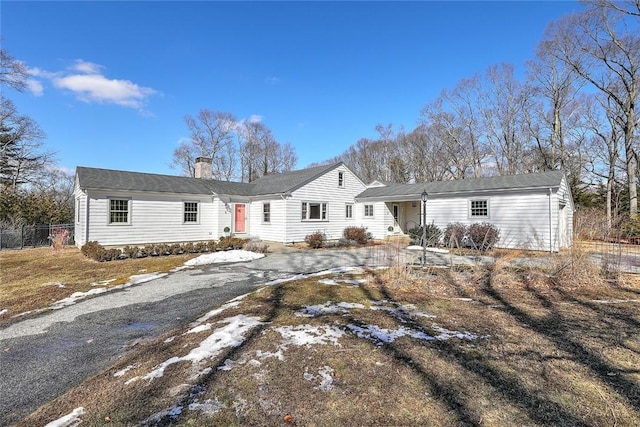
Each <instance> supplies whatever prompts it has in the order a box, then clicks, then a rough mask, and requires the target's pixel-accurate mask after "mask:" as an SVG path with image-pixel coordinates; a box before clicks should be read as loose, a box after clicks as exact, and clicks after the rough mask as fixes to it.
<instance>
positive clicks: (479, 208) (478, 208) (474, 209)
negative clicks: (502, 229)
mask: <svg viewBox="0 0 640 427" xmlns="http://www.w3.org/2000/svg"><path fill="white" fill-rule="evenodd" d="M475 203H484V204H485V206H474V204H475ZM485 210H486V215H478V214H476V213H475V212H477V211H485ZM490 212H491V211H490V210H489V199H470V200H469V218H489V216H490Z"/></svg>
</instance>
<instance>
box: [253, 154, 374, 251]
mask: <svg viewBox="0 0 640 427" xmlns="http://www.w3.org/2000/svg"><path fill="white" fill-rule="evenodd" d="M339 172H342V173H343V174H344V186H343V187H338V173H339ZM365 189H366V186H365V185H364V184H363V183H362V181H360V179H359V178H358V177H357V176H356V175H354V174H353V173H352V172H351V171H350V170H349V169H348V168H347V167H345V166H339V167H337V168H335V169H332V170H330V171H329V172H327V173H326V174H324V175H322V176H320V177H318V178H316V179H315V180H314V181H313V182H310V183H308V184H307V185H304V186H302V187H300V188H299V189H297V190H295V191H294V192H293V193H292V195H291V197H289V198H287V199H286V202H285V206H286V209H285V210H286V218H284V219H283V222H282V224H283V230H284V233H283V234H281V236H282V237H281V238H280V239H277V241H286V242H301V241H304V238H305V236H307V235H309V234H311V233H313V232H315V231H321V232H323V233H324V234H325V235H326V236H327V238H328V239H330V240H333V239H339V238H341V237H342V232H343V231H344V229H345V228H346V227H351V226H360V225H362V224H361V223H360V221H359V219H360V218H361V214H359V212H358V204H356V203H355V197H356V196H357V195H358V194H360V193H362V192H363V191H364V190H365ZM302 202H319V203H327V204H328V205H327V220H326V221H302ZM347 203H353V218H345V209H346V208H345V205H346V204H347ZM272 211H273V208H272ZM273 213H274V212H272V215H273ZM261 238H262V236H261Z"/></svg>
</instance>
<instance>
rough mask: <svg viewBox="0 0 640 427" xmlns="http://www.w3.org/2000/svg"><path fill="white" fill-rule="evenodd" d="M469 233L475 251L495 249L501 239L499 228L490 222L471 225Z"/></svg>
mask: <svg viewBox="0 0 640 427" xmlns="http://www.w3.org/2000/svg"><path fill="white" fill-rule="evenodd" d="M467 232H468V237H469V243H470V244H471V245H472V247H473V248H474V249H479V250H481V251H486V250H487V249H491V248H493V246H494V245H495V244H496V243H497V242H498V240H499V239H500V230H498V227H496V226H495V225H493V224H491V223H488V222H482V223H480V222H476V223H475V224H471V225H470V226H469V229H468V231H467Z"/></svg>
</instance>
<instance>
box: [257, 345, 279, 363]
mask: <svg viewBox="0 0 640 427" xmlns="http://www.w3.org/2000/svg"><path fill="white" fill-rule="evenodd" d="M256 356H257V357H258V358H260V359H266V358H268V357H275V358H277V359H278V360H282V361H283V360H284V359H285V358H284V354H283V353H282V348H278V351H276V352H275V353H272V352H270V351H262V350H258V351H256Z"/></svg>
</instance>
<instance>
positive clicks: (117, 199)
mask: <svg viewBox="0 0 640 427" xmlns="http://www.w3.org/2000/svg"><path fill="white" fill-rule="evenodd" d="M111 202H127V209H126V210H122V209H112V206H111ZM107 203H108V207H107V224H109V225H113V226H119V225H130V224H131V198H127V197H109V198H107ZM118 213H126V215H127V220H126V221H112V218H113V217H112V214H118Z"/></svg>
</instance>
